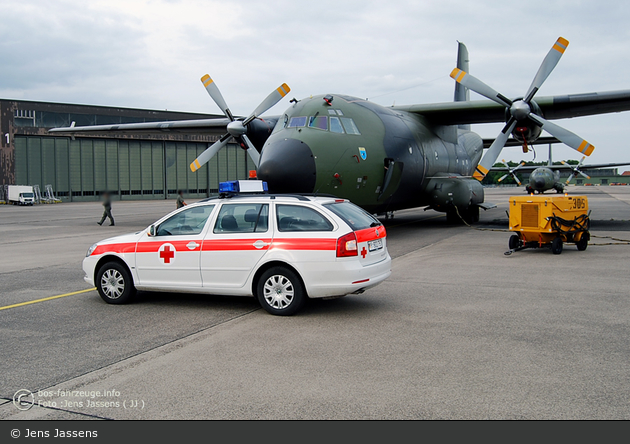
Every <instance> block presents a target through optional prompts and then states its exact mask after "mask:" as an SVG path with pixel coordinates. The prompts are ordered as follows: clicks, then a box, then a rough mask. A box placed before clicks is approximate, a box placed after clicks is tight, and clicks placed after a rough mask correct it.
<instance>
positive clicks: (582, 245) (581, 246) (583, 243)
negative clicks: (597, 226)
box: [575, 231, 591, 251]
mask: <svg viewBox="0 0 630 444" xmlns="http://www.w3.org/2000/svg"><path fill="white" fill-rule="evenodd" d="M590 238H591V235H590V233H589V232H588V231H585V232H584V233H582V237H580V240H579V241H577V242H576V243H575V245H576V246H577V249H578V251H584V250H586V247H588V241H589V240H590Z"/></svg>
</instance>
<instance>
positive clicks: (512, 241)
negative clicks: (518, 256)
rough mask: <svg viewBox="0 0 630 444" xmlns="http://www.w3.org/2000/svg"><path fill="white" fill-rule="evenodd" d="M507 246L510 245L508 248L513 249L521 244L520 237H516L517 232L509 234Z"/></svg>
mask: <svg viewBox="0 0 630 444" xmlns="http://www.w3.org/2000/svg"><path fill="white" fill-rule="evenodd" d="M508 246H509V247H510V250H514V249H516V248H518V247H520V246H521V238H520V237H518V234H513V235H512V236H510V240H509V241H508Z"/></svg>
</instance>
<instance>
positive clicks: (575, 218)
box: [505, 194, 590, 255]
mask: <svg viewBox="0 0 630 444" xmlns="http://www.w3.org/2000/svg"><path fill="white" fill-rule="evenodd" d="M508 212H509V218H510V231H514V232H515V233H516V234H513V235H512V236H511V237H510V241H509V247H510V250H509V251H507V252H506V253H505V254H506V255H510V254H512V253H513V252H514V251H519V250H524V249H525V248H542V247H546V248H551V252H552V253H553V254H560V253H562V245H563V243H565V242H568V243H574V244H575V245H576V246H577V249H578V250H580V251H584V250H586V247H587V245H588V241H589V240H590V234H589V232H588V230H589V228H590V219H589V210H588V199H587V198H586V196H568V195H566V194H565V195H564V196H551V195H550V196H545V195H538V196H533V195H529V196H512V197H510V206H509V210H508Z"/></svg>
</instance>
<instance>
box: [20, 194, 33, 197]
mask: <svg viewBox="0 0 630 444" xmlns="http://www.w3.org/2000/svg"><path fill="white" fill-rule="evenodd" d="M22 197H33V193H22Z"/></svg>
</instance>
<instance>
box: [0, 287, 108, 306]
mask: <svg viewBox="0 0 630 444" xmlns="http://www.w3.org/2000/svg"><path fill="white" fill-rule="evenodd" d="M94 290H96V287H93V288H88V289H87V290H80V291H73V292H72V293H66V294H60V295H57V296H51V297H49V298H43V299H35V300H34V301H28V302H20V303H19V304H13V305H6V306H4V307H0V311H2V310H6V309H9V308H15V307H21V306H23V305H30V304H37V303H38V302H44V301H51V300H53V299H59V298H65V297H66V296H73V295H75V294H81V293H88V292H90V291H94Z"/></svg>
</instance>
